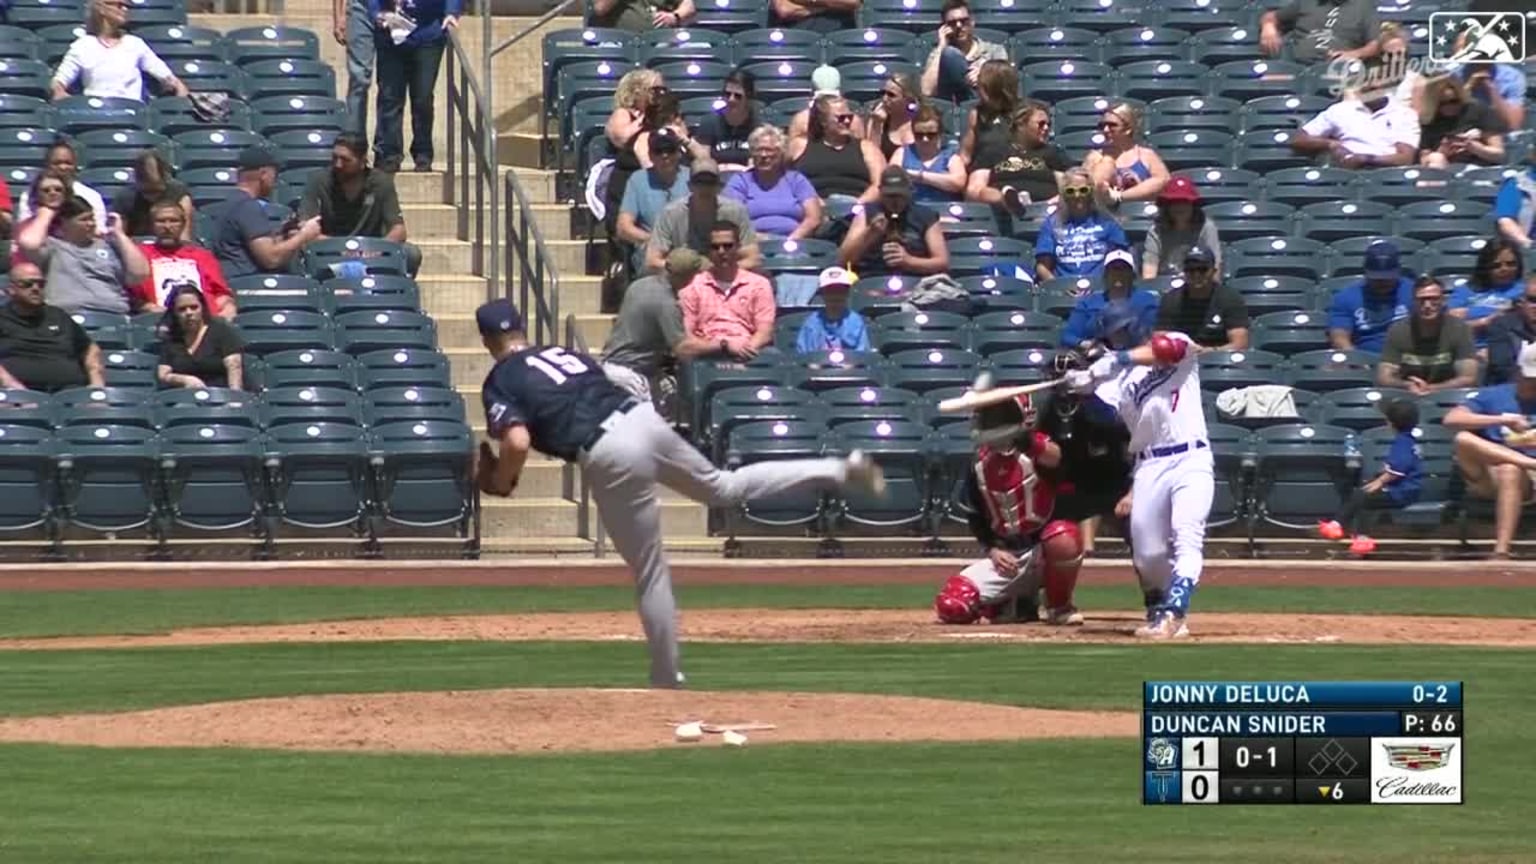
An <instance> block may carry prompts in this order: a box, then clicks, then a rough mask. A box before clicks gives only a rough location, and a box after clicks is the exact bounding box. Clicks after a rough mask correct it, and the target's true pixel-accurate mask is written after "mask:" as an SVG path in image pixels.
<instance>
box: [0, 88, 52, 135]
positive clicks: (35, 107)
mask: <svg viewBox="0 0 1536 864" xmlns="http://www.w3.org/2000/svg"><path fill="white" fill-rule="evenodd" d="M53 122H54V117H53V108H52V106H50V105H49V104H48V103H47V102H45V101H43V100H42V99H39V98H37V97H36V96H17V95H14V94H11V93H0V126H20V127H22V128H24V129H25V128H29V127H30V128H34V129H51V128H53Z"/></svg>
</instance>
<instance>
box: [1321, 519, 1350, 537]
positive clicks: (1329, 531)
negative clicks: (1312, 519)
mask: <svg viewBox="0 0 1536 864" xmlns="http://www.w3.org/2000/svg"><path fill="white" fill-rule="evenodd" d="M1317 533H1319V534H1321V535H1323V539H1324V540H1343V539H1344V526H1343V525H1340V524H1339V523H1337V522H1335V521H1333V520H1332V519H1324V520H1323V521H1321V522H1319V523H1317Z"/></svg>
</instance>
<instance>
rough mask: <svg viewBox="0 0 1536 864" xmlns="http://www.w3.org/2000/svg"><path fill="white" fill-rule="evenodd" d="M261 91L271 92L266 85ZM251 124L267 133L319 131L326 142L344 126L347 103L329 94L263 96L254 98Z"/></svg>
mask: <svg viewBox="0 0 1536 864" xmlns="http://www.w3.org/2000/svg"><path fill="white" fill-rule="evenodd" d="M262 92H269V91H267V90H266V89H265V88H264V89H263V91H262ZM250 110H251V112H252V114H251V125H252V126H253V127H254V128H255V129H256V131H258V132H260V133H261V134H262V135H265V136H269V137H270V136H275V135H278V134H279V133H282V132H293V131H302V132H319V133H322V134H323V135H324V140H325V143H326V146H330V144H331V143H332V142H334V141H335V137H336V136H335V133H337V132H339V131H341V129H342V115H343V114H344V112H345V111H346V103H344V102H342V101H341V100H340V99H336V98H334V97H332V96H330V95H315V94H304V93H286V94H285V95H281V96H264V97H263V98H260V99H256V100H255V101H253V102H251V105H250Z"/></svg>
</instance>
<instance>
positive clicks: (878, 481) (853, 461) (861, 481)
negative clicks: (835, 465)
mask: <svg viewBox="0 0 1536 864" xmlns="http://www.w3.org/2000/svg"><path fill="white" fill-rule="evenodd" d="M843 482H844V483H846V484H848V485H850V486H853V487H856V488H857V489H859V490H860V491H863V492H867V493H869V494H870V495H873V496H875V497H876V498H883V497H885V472H884V471H882V470H880V466H879V465H878V464H876V462H875V460H873V459H871V458H869V454H868V453H865V452H864V451H863V450H855V451H853V452H852V453H849V454H848V459H847V474H846V476H845V479H844V481H843Z"/></svg>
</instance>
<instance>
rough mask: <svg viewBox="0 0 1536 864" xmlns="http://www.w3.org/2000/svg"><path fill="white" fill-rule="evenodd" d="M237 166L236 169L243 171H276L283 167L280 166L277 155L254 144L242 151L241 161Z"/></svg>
mask: <svg viewBox="0 0 1536 864" xmlns="http://www.w3.org/2000/svg"><path fill="white" fill-rule="evenodd" d="M235 164H236V167H237V168H239V169H240V170H241V171H255V170H257V169H260V168H274V169H276V168H281V167H282V166H281V165H280V164H278V161H277V154H275V153H273V152H272V151H271V150H269V149H267V148H266V147H263V146H261V145H260V144H252V145H251V146H249V147H247V148H245V149H244V150H241V151H240V159H239V161H238V162H236V163H235Z"/></svg>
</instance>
